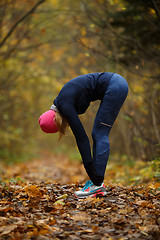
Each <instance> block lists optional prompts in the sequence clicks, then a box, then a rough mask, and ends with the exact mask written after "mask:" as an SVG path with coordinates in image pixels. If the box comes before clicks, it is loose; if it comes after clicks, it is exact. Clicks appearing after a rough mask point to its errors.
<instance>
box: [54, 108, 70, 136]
mask: <svg viewBox="0 0 160 240" xmlns="http://www.w3.org/2000/svg"><path fill="white" fill-rule="evenodd" d="M55 122H56V124H57V127H58V131H59V140H60V139H61V137H62V136H63V135H65V134H66V130H67V128H68V126H69V124H68V121H67V119H66V118H64V117H63V116H62V115H61V114H60V113H59V112H55Z"/></svg>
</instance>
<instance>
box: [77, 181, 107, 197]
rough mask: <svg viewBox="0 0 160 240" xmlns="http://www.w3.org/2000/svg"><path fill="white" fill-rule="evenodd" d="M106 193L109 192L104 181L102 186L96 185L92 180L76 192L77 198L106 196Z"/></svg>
mask: <svg viewBox="0 0 160 240" xmlns="http://www.w3.org/2000/svg"><path fill="white" fill-rule="evenodd" d="M106 193H107V192H106V187H105V185H104V183H102V184H101V186H96V185H94V184H93V182H92V181H91V180H89V181H87V182H86V184H85V186H84V187H83V188H82V189H81V190H80V191H76V192H74V194H75V196H76V197H77V198H86V197H89V196H90V197H96V196H105V195H106Z"/></svg>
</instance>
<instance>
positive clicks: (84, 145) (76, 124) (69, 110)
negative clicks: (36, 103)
mask: <svg viewBox="0 0 160 240" xmlns="http://www.w3.org/2000/svg"><path fill="white" fill-rule="evenodd" d="M60 110H61V113H62V114H63V115H64V117H66V118H67V120H68V122H69V125H70V128H71V130H72V132H73V134H74V136H75V138H76V142H77V146H78V149H79V152H80V154H81V157H82V160H83V164H84V167H85V169H86V172H87V174H88V176H89V177H90V179H91V180H92V182H93V183H94V184H95V185H101V183H102V182H103V177H101V176H98V175H97V173H96V171H95V169H94V166H93V159H92V156H91V148H90V144H89V139H88V136H87V134H86V132H85V130H84V128H83V125H82V123H81V121H80V119H79V117H78V114H77V112H76V110H75V108H74V105H73V104H71V103H63V105H61V109H60Z"/></svg>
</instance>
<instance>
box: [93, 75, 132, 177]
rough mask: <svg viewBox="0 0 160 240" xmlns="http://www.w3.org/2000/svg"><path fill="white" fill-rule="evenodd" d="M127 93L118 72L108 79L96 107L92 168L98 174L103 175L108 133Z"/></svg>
mask: <svg viewBox="0 0 160 240" xmlns="http://www.w3.org/2000/svg"><path fill="white" fill-rule="evenodd" d="M127 93H128V84H127V82H126V80H125V79H124V78H123V77H122V76H120V75H119V74H116V73H115V74H114V75H113V76H112V78H111V79H110V82H109V85H108V89H107V91H106V93H105V95H104V97H103V99H102V101H101V104H100V107H99V109H98V112H97V115H96V118H95V122H94V126H93V131H92V138H93V160H94V163H93V164H94V168H95V170H96V172H97V174H98V175H99V176H102V177H104V174H105V169H106V165H107V161H108V157H109V150H110V146H109V133H110V130H111V128H112V126H113V124H114V122H115V119H116V117H117V115H118V113H119V111H120V109H121V107H122V105H123V102H124V101H125V99H126V97H127Z"/></svg>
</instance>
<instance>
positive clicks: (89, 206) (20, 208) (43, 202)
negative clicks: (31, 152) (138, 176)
mask: <svg viewBox="0 0 160 240" xmlns="http://www.w3.org/2000/svg"><path fill="white" fill-rule="evenodd" d="M1 175H2V181H1V185H0V239H2V240H3V239H9V240H10V239H11V240H12V239H15V240H21V239H33V240H34V239H35V240H47V239H55V240H59V239H70V240H80V239H93V240H94V239H95V240H96V239H98V240H99V239H101V240H133V239H140V240H143V239H146V240H152V239H155V240H158V239H159V238H160V227H159V226H160V199H159V196H160V191H159V188H158V186H159V185H153V186H152V187H151V186H150V187H147V186H146V187H142V186H138V187H131V186H128V187H122V186H118V185H113V184H107V196H106V197H103V198H91V197H90V198H87V199H84V200H77V199H76V198H75V197H74V194H73V192H74V191H75V190H76V189H77V188H78V187H81V186H82V185H81V183H82V182H84V181H85V180H86V179H87V176H86V174H85V171H84V170H83V166H82V165H81V164H80V163H76V162H74V163H72V164H71V163H70V162H69V161H68V159H67V158H65V157H64V156H60V155H59V156H50V155H45V156H44V157H43V158H42V159H40V160H39V159H35V160H33V161H30V162H28V163H22V164H17V165H15V166H13V167H8V168H6V167H3V168H1ZM78 182H79V183H78Z"/></svg>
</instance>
